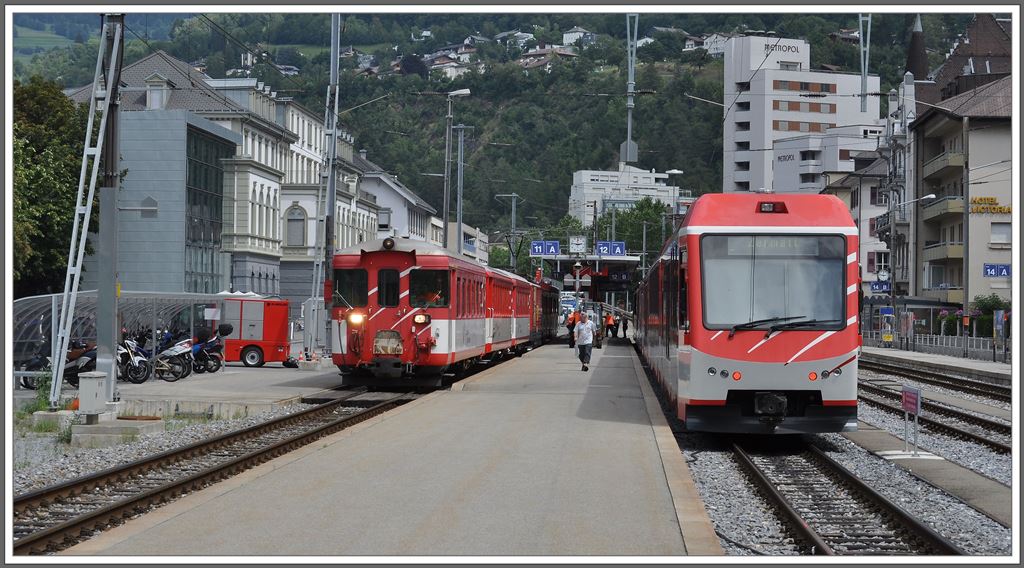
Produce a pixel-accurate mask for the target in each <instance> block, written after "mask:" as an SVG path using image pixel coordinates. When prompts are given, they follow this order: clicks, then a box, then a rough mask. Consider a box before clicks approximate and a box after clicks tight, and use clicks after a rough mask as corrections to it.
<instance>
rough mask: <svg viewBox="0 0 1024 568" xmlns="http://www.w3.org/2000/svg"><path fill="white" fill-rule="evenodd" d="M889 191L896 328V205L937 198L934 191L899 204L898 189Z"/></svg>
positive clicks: (891, 289)
mask: <svg viewBox="0 0 1024 568" xmlns="http://www.w3.org/2000/svg"><path fill="white" fill-rule="evenodd" d="M889 191H890V192H891V193H890V195H889V213H888V216H889V274H890V276H889V304H890V305H891V306H892V316H893V328H895V327H896V324H897V323H898V322H897V318H896V316H897V313H896V269H895V266H896V248H895V242H896V218H895V215H896V207H904V206H906V205H910V204H911V203H914V202H916V201H921V200H924V199H935V194H934V193H929V194H928V195H923V196H921V197H918V198H917V199H911V200H910V201H904V202H903V203H899V204H897V203H896V200H895V199H893V198H892V197H893V195H895V194H896V190H895V189H893V188H890V189H889ZM893 331H894V332H895V331H896V330H895V329H893Z"/></svg>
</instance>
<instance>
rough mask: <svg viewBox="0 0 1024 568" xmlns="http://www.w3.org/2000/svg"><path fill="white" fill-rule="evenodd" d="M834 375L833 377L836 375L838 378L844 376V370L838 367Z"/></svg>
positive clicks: (833, 372)
mask: <svg viewBox="0 0 1024 568" xmlns="http://www.w3.org/2000/svg"><path fill="white" fill-rule="evenodd" d="M832 374H833V375H835V376H837V377H838V376H839V375H842V374H843V368H842V367H838V368H836V370H835V371H832Z"/></svg>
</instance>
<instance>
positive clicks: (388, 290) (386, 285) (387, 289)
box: [377, 268, 399, 308]
mask: <svg viewBox="0 0 1024 568" xmlns="http://www.w3.org/2000/svg"><path fill="white" fill-rule="evenodd" d="M398 294H399V291H398V271H397V270H393V269H390V268H387V269H383V270H380V271H378V272H377V301H378V302H379V303H380V305H381V306H383V307H388V308H393V307H395V306H397V305H398Z"/></svg>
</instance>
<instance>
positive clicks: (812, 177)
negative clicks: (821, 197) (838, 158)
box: [800, 174, 818, 183]
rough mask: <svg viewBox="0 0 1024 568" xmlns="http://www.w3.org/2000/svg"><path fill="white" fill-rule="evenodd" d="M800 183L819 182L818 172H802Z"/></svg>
mask: <svg viewBox="0 0 1024 568" xmlns="http://www.w3.org/2000/svg"><path fill="white" fill-rule="evenodd" d="M800 183H818V174H800Z"/></svg>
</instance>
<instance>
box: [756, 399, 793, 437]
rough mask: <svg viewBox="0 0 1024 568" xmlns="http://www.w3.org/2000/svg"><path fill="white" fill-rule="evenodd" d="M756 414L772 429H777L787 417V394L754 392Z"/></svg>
mask: <svg viewBox="0 0 1024 568" xmlns="http://www.w3.org/2000/svg"><path fill="white" fill-rule="evenodd" d="M754 414H756V415H757V416H758V420H759V421H760V422H761V423H763V424H765V425H766V426H768V428H769V429H770V430H775V428H776V427H778V425H779V424H781V423H782V421H783V420H785V419H786V395H785V394H782V393H777V392H757V393H754Z"/></svg>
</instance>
